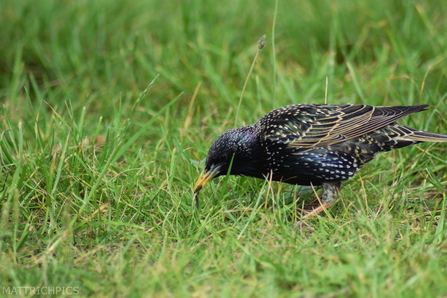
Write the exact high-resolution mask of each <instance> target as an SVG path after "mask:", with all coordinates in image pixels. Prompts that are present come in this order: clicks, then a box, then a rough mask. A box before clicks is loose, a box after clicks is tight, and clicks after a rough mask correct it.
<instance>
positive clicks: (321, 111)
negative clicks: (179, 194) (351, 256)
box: [194, 104, 447, 214]
mask: <svg viewBox="0 0 447 298" xmlns="http://www.w3.org/2000/svg"><path fill="white" fill-rule="evenodd" d="M426 107H428V105H417V106H394V107H374V106H369V105H355V104H345V105H326V104H296V105H289V106H286V107H282V108H279V109H276V110H273V111H271V112H270V113H268V114H266V115H265V116H264V117H262V118H261V119H260V120H259V121H258V122H256V123H255V124H252V125H248V126H244V127H238V128H234V129H230V130H228V131H226V132H224V133H223V134H222V135H220V136H219V137H218V138H217V139H216V140H215V141H214V143H213V144H212V145H211V148H210V150H209V152H208V157H207V159H206V165H205V170H204V171H203V173H202V174H201V176H200V177H199V179H198V180H197V182H196V184H195V186H194V194H195V200H196V205H197V207H198V193H199V191H200V190H201V189H202V188H203V187H204V186H205V185H206V184H207V183H208V182H209V181H210V180H211V179H213V178H215V177H218V176H221V175H226V174H227V173H229V174H230V175H243V176H250V177H256V178H261V179H269V180H270V179H271V180H274V181H281V182H285V183H289V184H298V185H321V186H322V187H323V194H322V197H321V202H320V206H319V207H317V208H315V209H313V210H312V211H311V214H315V213H318V212H321V211H322V210H324V209H325V208H328V207H330V206H331V205H332V204H333V203H334V202H335V201H336V199H337V195H338V192H339V190H340V188H341V183H342V182H343V181H345V180H348V179H350V178H351V177H352V176H354V174H355V172H356V171H357V170H359V169H360V168H361V167H362V166H363V165H364V164H365V163H367V162H369V161H371V160H372V159H373V158H374V157H375V156H376V153H377V152H384V151H390V150H392V149H397V148H402V147H406V146H409V145H412V144H416V143H420V142H426V141H431V142H447V135H442V134H436V133H431V132H425V131H421V130H416V129H413V128H409V127H406V126H403V125H399V124H397V123H396V121H397V120H398V119H400V118H402V117H404V116H407V115H409V114H412V113H416V112H419V111H422V110H425V108H426Z"/></svg>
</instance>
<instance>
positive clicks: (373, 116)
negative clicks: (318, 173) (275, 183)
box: [260, 105, 427, 151]
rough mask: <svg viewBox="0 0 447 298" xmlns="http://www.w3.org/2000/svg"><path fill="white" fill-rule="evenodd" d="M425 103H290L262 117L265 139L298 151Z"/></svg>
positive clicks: (386, 122)
mask: <svg viewBox="0 0 447 298" xmlns="http://www.w3.org/2000/svg"><path fill="white" fill-rule="evenodd" d="M425 107H427V105H419V106H395V107H373V106H369V105H292V106H287V107H284V108H280V109H277V110H274V111H272V112H270V113H269V114H267V115H266V116H264V117H263V119H261V120H260V121H263V122H264V124H263V126H264V127H266V128H265V129H264V133H263V136H264V138H265V139H267V140H270V141H274V142H278V143H283V144H286V145H287V146H288V147H289V148H295V149H298V150H299V151H302V150H308V149H311V148H315V147H324V146H329V145H332V144H336V143H339V142H342V141H344V140H348V139H353V138H356V137H359V136H362V135H364V134H367V133H369V132H372V131H374V130H377V129H379V128H382V127H384V126H387V125H389V124H391V123H393V122H395V121H396V120H398V119H400V118H402V117H404V116H406V115H408V114H411V113H414V112H418V111H421V110H423V109H424V108H425Z"/></svg>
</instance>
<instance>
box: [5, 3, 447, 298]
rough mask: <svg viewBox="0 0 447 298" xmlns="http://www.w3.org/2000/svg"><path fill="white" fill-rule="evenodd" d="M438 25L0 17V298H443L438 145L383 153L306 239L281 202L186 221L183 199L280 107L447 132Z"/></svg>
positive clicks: (283, 11)
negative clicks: (226, 150) (398, 108)
mask: <svg viewBox="0 0 447 298" xmlns="http://www.w3.org/2000/svg"><path fill="white" fill-rule="evenodd" d="M276 10H277V13H276V15H275V11H276ZM446 13H447V4H444V3H441V2H440V3H436V4H435V3H432V1H424V0H422V1H372V0H366V1H362V2H361V3H354V2H352V1H345V0H338V1H329V0H324V1H300V2H296V3H284V2H283V1H278V2H277V3H275V1H257V2H256V3H254V2H253V3H243V4H242V2H238V1H231V0H230V1H229V2H226V3H222V4H218V3H215V2H211V1H200V0H189V1H142V0H130V1H121V0H120V1H105V0H98V1H84V0H80V1H56V0H46V1H37V2H36V1H29V0H16V1H2V2H1V4H0V24H1V28H2V34H1V37H0V49H1V53H2V55H1V56H0V98H1V110H0V123H1V128H2V129H1V134H0V162H1V173H0V189H1V192H0V206H1V219H0V260H1V261H0V287H1V289H0V291H1V295H3V296H8V293H9V294H11V295H12V292H11V291H14V289H15V290H16V291H17V295H15V296H18V297H28V296H31V292H30V291H31V288H22V289H21V290H20V289H18V287H34V288H35V289H36V291H37V290H40V291H41V292H40V294H39V295H45V294H49V295H50V296H58V295H59V294H61V293H60V292H57V293H56V292H55V291H56V288H57V287H59V288H61V289H64V290H65V291H67V293H68V294H70V293H71V294H76V295H77V296H81V297H85V296H94V297H111V296H114V297H393V298H396V297H446V293H447V285H446V283H445V280H446V278H447V272H446V269H445V268H446V266H447V257H446V256H447V254H446V253H447V244H446V243H447V242H446V231H447V224H446V222H445V220H446V204H447V203H446V202H447V200H446V185H447V182H446V181H447V167H446V158H445V156H446V151H447V147H446V145H445V144H439V143H437V144H418V145H415V146H412V147H409V148H405V149H400V150H397V151H394V152H391V153H387V154H383V155H380V156H379V157H378V158H377V159H376V160H375V161H372V162H371V163H369V164H368V165H366V166H365V167H364V168H363V169H362V171H361V172H360V173H359V174H358V175H357V176H356V177H355V178H354V179H352V180H350V181H349V182H347V183H345V186H344V188H343V190H342V192H341V198H342V199H341V200H340V201H339V202H337V204H336V205H335V206H334V207H333V208H331V209H330V211H329V212H328V214H326V215H322V216H320V217H316V218H312V219H310V220H308V221H306V222H305V223H304V224H301V225H299V224H298V221H299V214H297V212H296V208H297V207H299V206H301V204H302V199H300V194H299V193H298V190H297V189H295V188H294V187H291V186H286V185H281V184H279V183H272V184H270V183H268V182H265V181H262V180H256V179H251V178H245V177H224V178H220V179H216V181H213V182H212V183H210V184H209V185H208V186H207V187H206V188H205V189H204V190H203V191H202V193H201V208H200V211H199V212H195V210H194V204H193V198H192V190H191V187H192V185H193V183H194V181H195V179H196V178H197V177H198V175H199V173H200V171H201V170H202V168H203V160H204V158H205V156H206V153H207V150H208V148H209V146H210V144H211V143H212V141H213V140H214V138H216V137H217V136H218V135H219V134H220V133H221V132H223V131H225V130H226V129H229V128H232V127H234V126H241V125H246V124H249V123H253V122H254V121H256V120H257V119H259V118H260V117H261V116H262V115H264V114H265V113H267V112H268V111H269V110H271V109H273V108H276V107H279V106H283V105H287V104H291V103H324V102H328V103H367V104H372V105H411V104H419V103H427V104H430V106H431V107H430V109H429V110H428V111H425V112H422V113H418V114H415V115H412V116H411V117H407V118H406V119H403V121H402V123H405V124H407V125H411V126H413V127H416V128H421V129H425V130H429V131H433V132H440V133H447V117H446V100H447V80H446V75H447V59H446V58H447V56H446V52H445V49H446V48H447V37H446V35H445V34H444V33H445V32H446V29H447V21H446V19H445V17H444V16H445V15H446ZM263 34H266V35H267V44H266V46H265V48H264V49H263V50H262V51H260V52H257V51H258V48H257V44H256V42H257V40H259V38H260V37H261V36H262V35H263ZM273 34H274V35H273ZM255 56H257V62H256V64H254V66H253V70H252V73H251V76H249V75H248V74H249V71H251V67H252V63H253V61H254V58H255ZM247 78H248V80H247ZM246 80H247V84H246V86H244V84H245V82H246ZM243 89H244V92H243V94H242V90H243ZM239 105H240V108H238V106H239ZM236 115H237V116H236ZM310 195H311V196H312V194H310ZM48 289H52V290H50V292H49V293H48ZM26 291H28V292H26ZM51 291H53V292H51ZM60 291H61V290H60ZM73 291H76V292H73Z"/></svg>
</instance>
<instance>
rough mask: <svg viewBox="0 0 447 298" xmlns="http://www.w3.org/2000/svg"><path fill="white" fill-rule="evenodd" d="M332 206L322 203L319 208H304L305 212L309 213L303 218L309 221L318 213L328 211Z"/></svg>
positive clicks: (309, 206)
mask: <svg viewBox="0 0 447 298" xmlns="http://www.w3.org/2000/svg"><path fill="white" fill-rule="evenodd" d="M331 205H332V204H329V203H326V204H325V203H320V205H319V206H318V207H315V206H311V205H308V206H304V210H306V211H308V212H307V213H306V214H305V215H304V216H303V217H302V219H308V218H309V217H312V216H314V215H317V214H318V213H320V212H322V211H325V210H326V209H328V208H329V207H331Z"/></svg>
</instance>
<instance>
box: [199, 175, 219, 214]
mask: <svg viewBox="0 0 447 298" xmlns="http://www.w3.org/2000/svg"><path fill="white" fill-rule="evenodd" d="M218 172H219V167H215V168H211V169H210V170H208V171H206V170H205V171H203V172H202V174H201V175H200V177H199V179H197V182H196V184H195V185H194V201H195V203H196V207H197V208H199V191H201V190H202V188H204V187H205V185H206V184H207V183H208V182H210V180H211V179H213V178H214V177H216V175H217V173H218Z"/></svg>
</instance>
